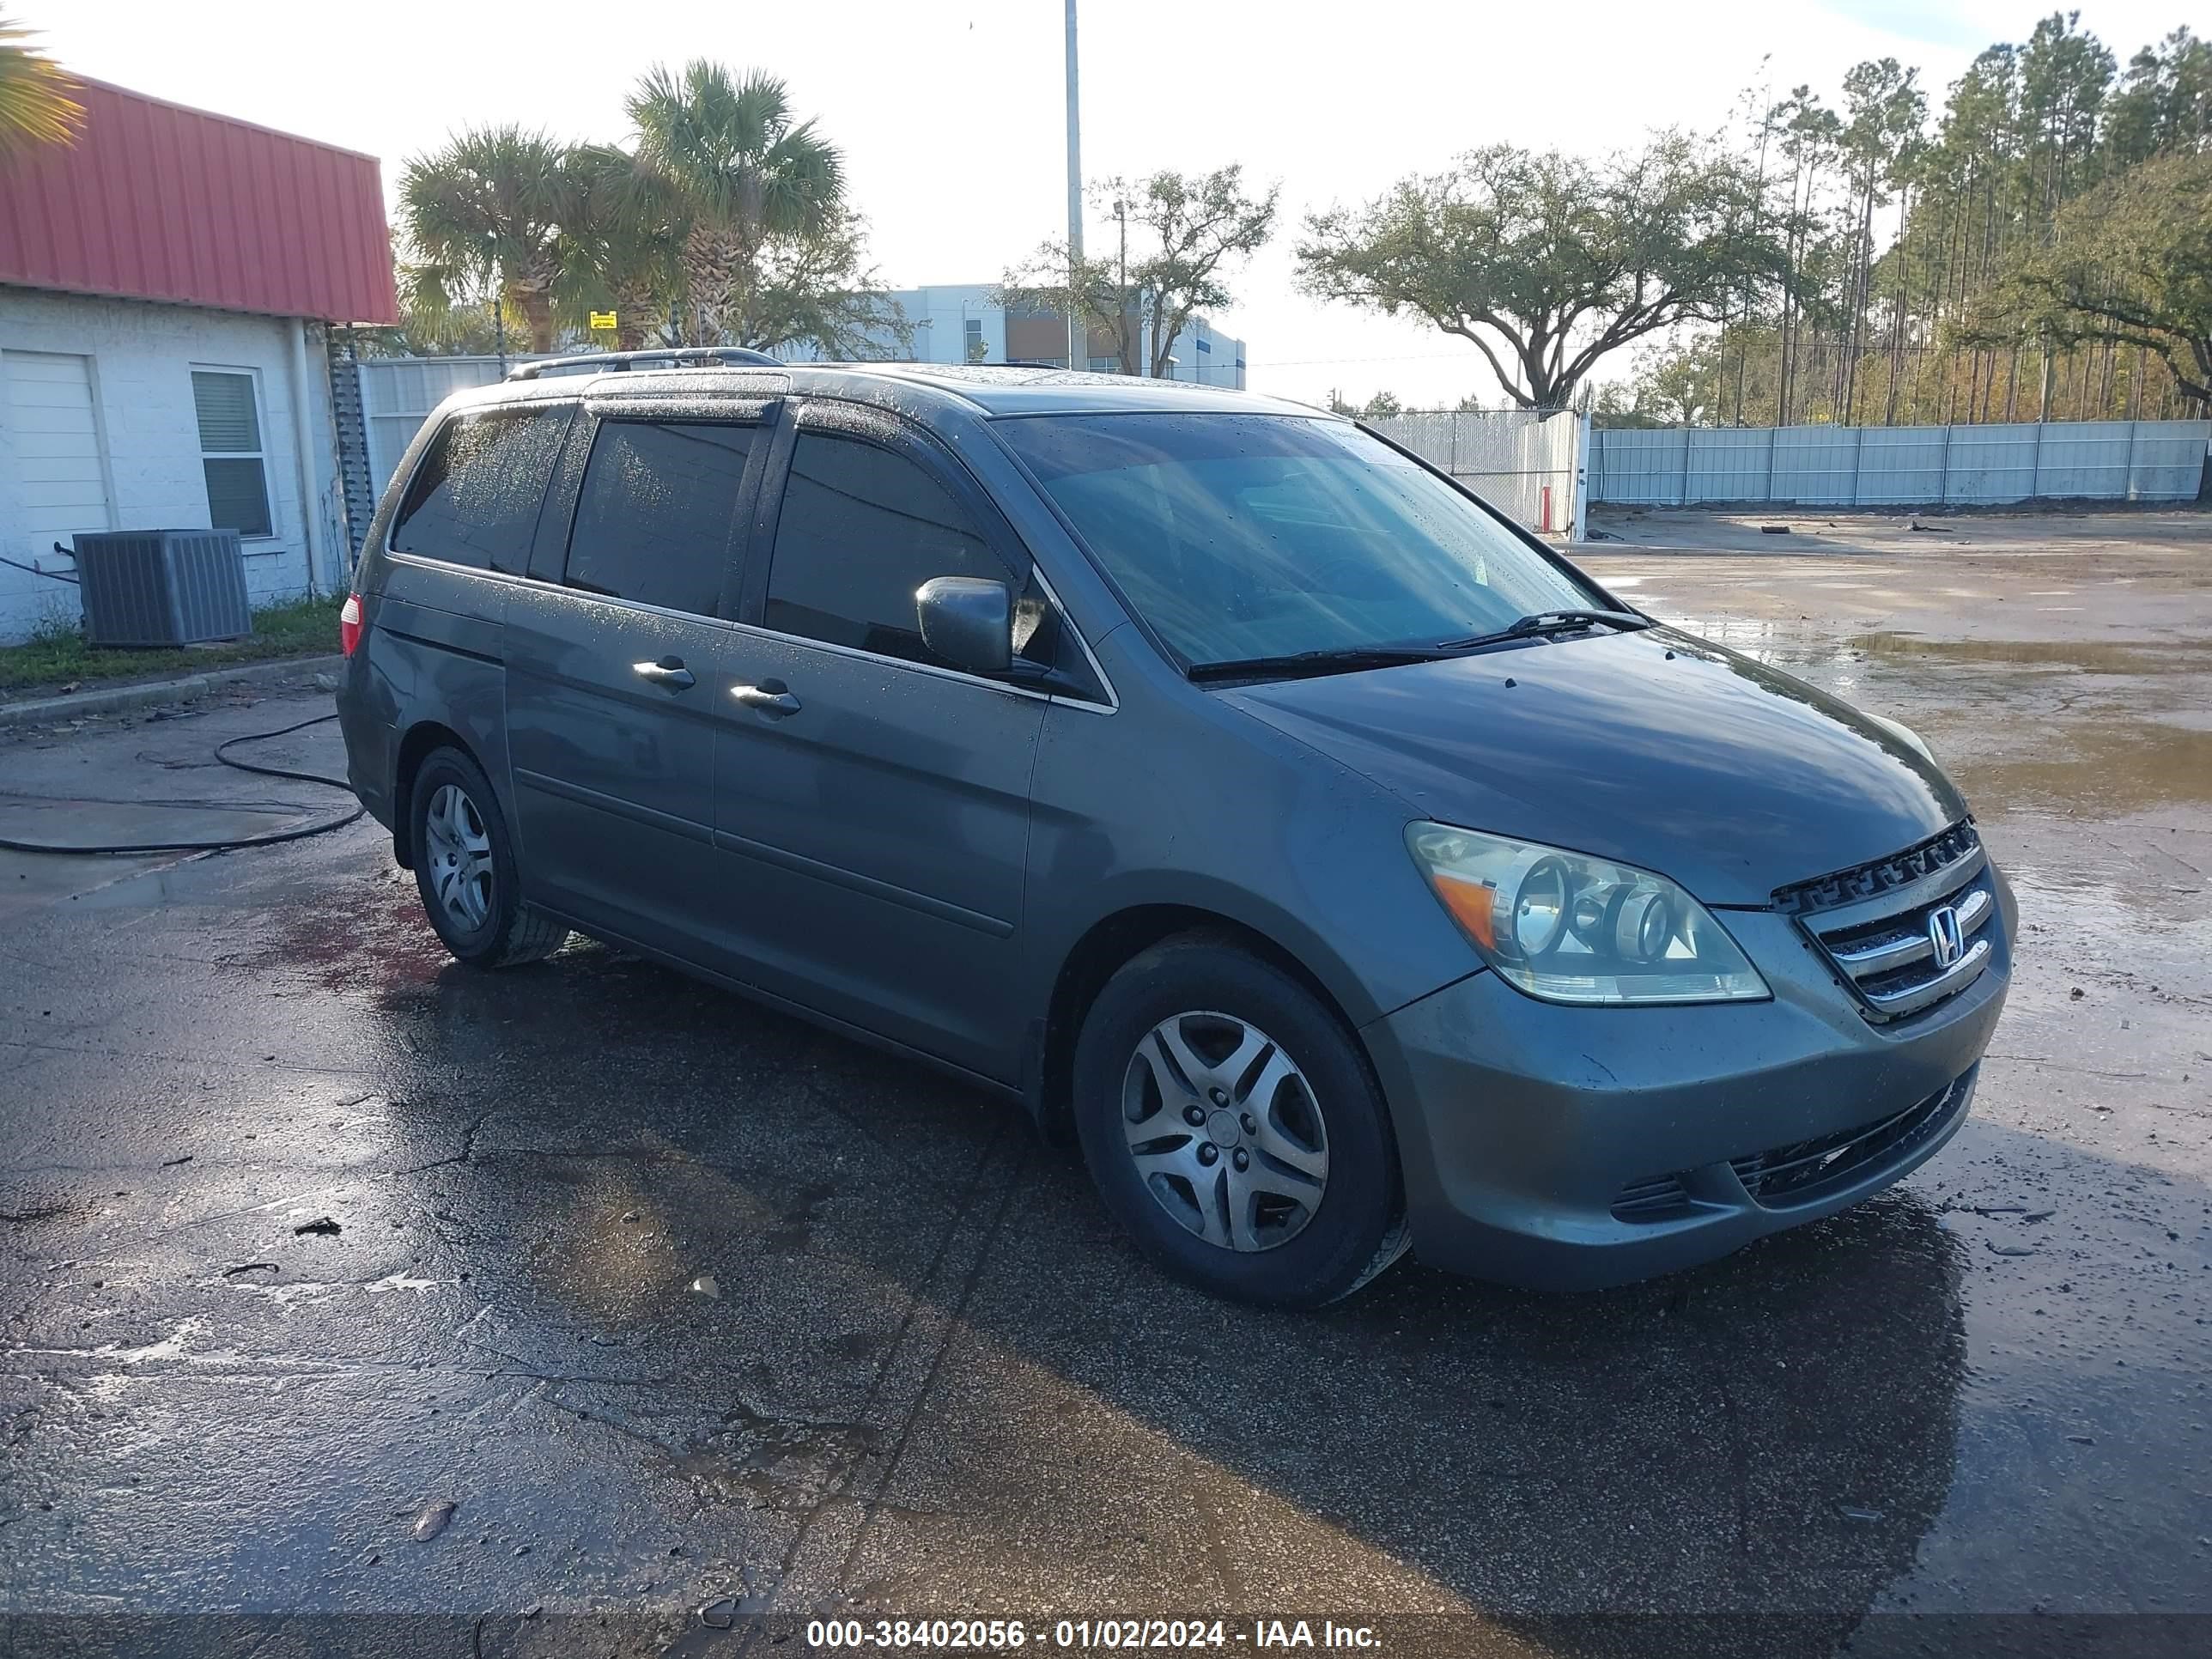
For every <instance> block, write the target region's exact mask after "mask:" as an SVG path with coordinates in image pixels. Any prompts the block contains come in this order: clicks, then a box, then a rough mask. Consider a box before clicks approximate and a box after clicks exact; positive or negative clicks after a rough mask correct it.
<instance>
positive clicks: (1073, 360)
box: [1067, 0, 1090, 369]
mask: <svg viewBox="0 0 2212 1659" xmlns="http://www.w3.org/2000/svg"><path fill="white" fill-rule="evenodd" d="M1089 332H1090V331H1089V329H1088V328H1087V327H1086V326H1085V319H1084V315H1083V100H1082V94H1081V91H1080V90H1079V84H1078V81H1077V77H1076V72H1075V0H1067V366H1068V368H1071V369H1078V368H1089V367H1090V361H1089V358H1090V354H1089V352H1088V351H1085V350H1079V349H1078V342H1079V341H1081V342H1082V343H1084V344H1085V345H1087V344H1088V343H1089V342H1088V338H1087V336H1088V335H1089Z"/></svg>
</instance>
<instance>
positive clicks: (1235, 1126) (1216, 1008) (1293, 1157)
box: [1074, 933, 1407, 1308]
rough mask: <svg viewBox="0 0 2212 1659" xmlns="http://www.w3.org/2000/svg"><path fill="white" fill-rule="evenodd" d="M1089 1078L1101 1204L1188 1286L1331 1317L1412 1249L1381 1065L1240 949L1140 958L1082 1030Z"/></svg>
mask: <svg viewBox="0 0 2212 1659" xmlns="http://www.w3.org/2000/svg"><path fill="white" fill-rule="evenodd" d="M1074 1083H1075V1089H1074V1095H1075V1121H1076V1131H1077V1133H1078V1135H1079V1137H1080V1139H1081V1140H1082V1143H1083V1155H1084V1161H1085V1164H1088V1165H1089V1166H1090V1170H1091V1179H1092V1180H1093V1181H1094V1182H1097V1187H1098V1191H1099V1194H1100V1196H1101V1197H1102V1198H1103V1199H1104V1200H1105V1202H1106V1206H1107V1207H1108V1208H1109V1210H1111V1211H1112V1212H1114V1214H1115V1217H1116V1218H1118V1219H1119V1220H1120V1221H1121V1224H1122V1225H1124V1226H1126V1227H1127V1229H1128V1230H1129V1231H1130V1233H1131V1234H1132V1235H1133V1237H1135V1239H1136V1242H1137V1244H1138V1246H1139V1249H1142V1250H1143V1252H1144V1253H1145V1255H1147V1256H1149V1257H1150V1258H1151V1259H1152V1261H1155V1262H1157V1263H1158V1265H1159V1266H1160V1267H1163V1268H1164V1269H1166V1270H1167V1271H1168V1272H1169V1273H1173V1274H1175V1275H1176V1277H1177V1278H1180V1279H1185V1280H1187V1281H1188V1282H1189V1283H1191V1284H1193V1285H1198V1286H1199V1287H1200V1288H1201V1289H1204V1290H1207V1291H1212V1292H1213V1293H1214V1294H1215V1295H1217V1296H1223V1297H1231V1298H1232V1299H1235V1300H1237V1301H1241V1302H1252V1303H1258V1304H1264V1305H1268V1306H1273V1307H1284V1308H1317V1307H1321V1306H1322V1305H1324V1304H1328V1303H1330V1302H1334V1301H1337V1300H1339V1299H1340V1298H1341V1297H1347V1296H1350V1295H1351V1294H1352V1292H1353V1291H1357V1290H1358V1289H1359V1288H1360V1287H1361V1286H1362V1285H1365V1284H1366V1283H1367V1282H1368V1281H1369V1280H1370V1279H1373V1278H1374V1277H1375V1276H1376V1274H1377V1273H1381V1272H1382V1271H1383V1269H1384V1268H1386V1267H1389V1266H1390V1264H1391V1263H1392V1262H1394V1261H1396V1260H1397V1259H1398V1258H1399V1257H1400V1256H1401V1255H1403V1254H1405V1250H1406V1245H1407V1226H1406V1206H1405V1193H1404V1188H1403V1185H1402V1183H1401V1180H1400V1176H1399V1170H1398V1152H1397V1146H1396V1142H1395V1139H1394V1138H1393V1137H1392V1135H1391V1133H1390V1124H1389V1115H1388V1113H1387V1111H1386V1109H1385V1108H1384V1106H1383V1094H1382V1090H1381V1089H1380V1087H1379V1086H1378V1085H1376V1081H1375V1078H1374V1074H1373V1073H1372V1072H1371V1071H1370V1069H1369V1067H1368V1065H1367V1060H1366V1057H1365V1056H1364V1054H1361V1053H1360V1051H1359V1048H1358V1044H1357V1043H1356V1042H1354V1040H1353V1039H1352V1035H1351V1033H1350V1032H1349V1031H1347V1030H1346V1029H1345V1027H1344V1024H1343V1022H1342V1021H1341V1020H1340V1019H1339V1018H1337V1016H1336V1014H1335V1012H1334V1011H1333V1010H1331V1009H1330V1008H1328V1006H1325V1005H1324V1004H1323V1003H1322V1001H1321V1000H1320V999H1319V998H1317V997H1316V996H1315V995H1314V994H1313V993H1312V992H1311V991H1309V990H1308V989H1307V988H1306V987H1304V985H1303V984H1301V983H1299V981H1297V980H1296V979H1295V978H1293V977H1292V976H1291V975H1289V974H1287V973H1285V971H1283V970H1282V969H1279V968H1277V967H1275V966H1274V965H1273V964H1272V963H1267V962H1266V961H1263V960H1261V958H1260V957H1256V956H1255V955H1253V954H1252V953H1251V952H1250V951H1247V950H1245V949H1243V948H1242V947H1241V946H1240V945H1237V944H1236V943H1234V942H1232V941H1231V940H1229V939H1224V938H1221V937H1218V936H1212V935H1207V934H1203V933H1191V934H1183V935H1180V936H1178V937H1176V938H1174V939H1168V940H1165V941H1164V942H1163V943H1161V944H1158V945H1154V946H1152V948H1151V949H1149V950H1147V951H1144V952H1142V953H1141V954H1139V956H1137V957H1134V958H1133V959H1132V960H1131V961H1130V962H1129V963H1127V964H1126V965H1125V966H1124V967H1123V968H1122V969H1121V971H1120V972H1119V973H1117V974H1115V975H1114V977H1113V978H1112V979H1111V980H1110V981H1108V982H1107V985H1106V987H1105V989H1104V990H1103V991H1101V992H1100V993H1099V994H1098V998H1097V1001H1096V1002H1094V1003H1093V1004H1092V1005H1091V1010H1090V1012H1089V1013H1088V1014H1087V1015H1086V1016H1085V1019H1084V1023H1083V1030H1082V1034H1081V1035H1080V1036H1079V1037H1078V1038H1077V1040H1076V1049H1075V1079H1074ZM1215 1091H1219V1092H1218V1093H1217V1092H1215ZM1194 1111H1195V1112H1196V1113H1198V1114H1199V1115H1200V1121H1199V1122H1198V1123H1195V1124H1194V1123H1192V1122H1191V1121H1190V1115H1191V1114H1192V1113H1193V1112H1194ZM1240 1159H1241V1160H1243V1161H1242V1162H1239V1161H1238V1160H1240Z"/></svg>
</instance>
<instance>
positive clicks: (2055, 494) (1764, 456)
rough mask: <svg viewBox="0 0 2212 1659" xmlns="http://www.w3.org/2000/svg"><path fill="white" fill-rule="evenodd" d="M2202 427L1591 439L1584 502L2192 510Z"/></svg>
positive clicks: (1737, 431) (1597, 434) (2045, 425)
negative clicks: (2158, 505) (2170, 506)
mask: <svg viewBox="0 0 2212 1659" xmlns="http://www.w3.org/2000/svg"><path fill="white" fill-rule="evenodd" d="M2208 444H2212V421H2048V422H2022V423H2020V424H2017V425H2002V426H1784V427H1665V428H1656V429H1652V430H1648V431H1627V430H1622V429H1620V428H1600V429H1598V430H1596V431H1594V432H1592V433H1591V434H1590V435H1589V452H1588V465H1589V499H1590V500H1591V501H1600V502H1610V503H1615V504H1620V505H1638V506H1662V507H1663V506H1688V505H1692V504H1693V503H1697V502H1701V501H1706V502H1716V503H1717V502H1726V501H1748V502H1759V501H1778V502H1780V501H1786V502H1796V503H1803V504H1806V505H1813V504H1818V505H1821V506H1837V507H1850V506H1857V507H1917V506H1936V505H1942V504H1948V505H1954V506H1965V505H1989V504H1995V503H1999V502H2007V501H2034V500H2037V499H2039V498H2047V499H2052V500H2063V499H2074V500H2084V501H2194V500H2195V499H2196V498H2197V490H2198V489H2199V488H2200V486H2201V485H2202V483H2203V478H2204V460H2205V452H2206V447H2207V446H2208Z"/></svg>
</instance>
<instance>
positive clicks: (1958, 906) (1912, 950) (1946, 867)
mask: <svg viewBox="0 0 2212 1659" xmlns="http://www.w3.org/2000/svg"><path fill="white" fill-rule="evenodd" d="M1774 902H1775V908H1778V909H1779V910H1781V911H1782V912H1783V913H1784V915H1790V916H1794V917H1795V918H1796V922H1797V925H1798V927H1801V928H1802V929H1803V930H1804V932H1805V933H1806V936H1807V937H1808V939H1811V940H1812V942H1813V944H1814V946H1815V947H1816V948H1817V949H1819V951H1820V952H1821V954H1822V955H1823V956H1825V957H1826V958H1827V961H1828V963H1829V965H1830V966H1831V967H1832V968H1833V969H1835V971H1836V974H1837V976H1838V978H1839V979H1841V980H1842V981H1843V982H1844V984H1845V985H1846V986H1847V987H1850V990H1851V992H1852V994H1854V995H1855V996H1856V997H1857V999H1858V1001H1859V1008H1860V1012H1863V1013H1864V1014H1865V1015H1866V1017H1867V1018H1869V1019H1871V1020H1875V1021H1876V1022H1887V1021H1890V1020H1895V1019H1905V1018H1909V1017H1910V1016H1911V1015H1914V1014H1918V1013H1924V1012H1927V1011H1928V1010H1929V1009H1930V1008H1933V1007H1934V1006H1936V1004H1938V1003H1940V1002H1942V1001H1944V1000H1947V999H1948V998H1951V997H1954V996H1956V995H1957V994H1959V993H1960V992H1961V991H1963V990H1965V989H1966V987H1968V986H1969V985H1971V984H1972V983H1973V982H1974V981H1976V980H1977V979H1978V978H1980V977H1981V975H1982V973H1983V971H1984V969H1987V968H1988V967H1989V965H1990V960H1991V958H1992V957H1994V956H1995V955H1996V939H1995V932H1996V930H1995V929H1993V928H1990V927H1989V923H1990V919H1991V918H1992V917H1994V916H1995V915H1996V908H1997V899H1996V887H1995V885H1994V884H1993V882H1992V880H1991V878H1990V868H1989V858H1988V855H1987V854H1984V852H1983V850H1982V842H1981V837H1980V836H1978V835H1976V834H1975V833H1974V826H1973V824H1972V823H1971V822H1962V823H1957V824H1954V826H1952V827H1951V828H1950V829H1946V830H1945V831H1944V832H1943V833H1942V835H1940V836H1933V837H1931V838H1930V839H1929V840H1927V841H1924V842H1921V843H1920V844H1919V845H1918V846H1917V847H1911V848H1906V849H1905V851H1904V852H1902V853H1899V854H1894V855H1893V856H1892V857H1889V858H1886V859H1880V860H1876V861H1875V862H1874V863H1872V864H1867V865H1862V866H1859V867H1858V868H1857V869H1855V870H1844V871H1840V872H1837V873H1836V874H1834V875H1828V876H1822V877H1821V878H1819V879H1818V880H1816V881H1808V882H1802V883H1800V884H1798V885H1796V886H1795V887H1785V888H1783V889H1782V890H1779V891H1778V892H1777V893H1776V894H1775V896H1774ZM1947 911H1948V916H1946V915H1944V913H1945V912H1947ZM1952 952H1955V954H1952V955H1951V959H1950V960H1948V961H1946V960H1945V959H1944V958H1945V956H1946V954H1947V953H1952Z"/></svg>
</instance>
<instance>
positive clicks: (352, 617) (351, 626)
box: [338, 593, 361, 657]
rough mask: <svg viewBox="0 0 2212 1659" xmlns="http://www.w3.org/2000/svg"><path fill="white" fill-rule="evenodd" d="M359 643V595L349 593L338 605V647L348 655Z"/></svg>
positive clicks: (351, 653)
mask: <svg viewBox="0 0 2212 1659" xmlns="http://www.w3.org/2000/svg"><path fill="white" fill-rule="evenodd" d="M360 643H361V595H360V594H358V593H349V594H347V595H346V602H345V603H344V604H343V605H340V606H339V607H338V649H339V650H341V651H343V652H344V653H346V655H348V656H349V657H350V656H351V655H353V648H354V647H356V645H359V644H360Z"/></svg>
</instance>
